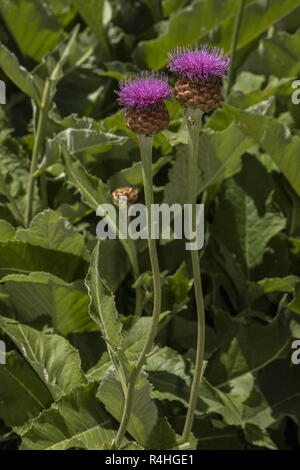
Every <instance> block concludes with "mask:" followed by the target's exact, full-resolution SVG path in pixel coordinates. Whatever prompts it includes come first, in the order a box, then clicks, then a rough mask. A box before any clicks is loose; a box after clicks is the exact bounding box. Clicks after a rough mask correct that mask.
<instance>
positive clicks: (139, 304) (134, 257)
mask: <svg viewBox="0 0 300 470" xmlns="http://www.w3.org/2000/svg"><path fill="white" fill-rule="evenodd" d="M128 249H129V251H130V258H131V267H132V273H133V277H134V280H135V281H137V280H138V278H139V277H140V268H139V262H138V254H137V249H136V246H135V243H134V240H132V239H131V238H130V237H128ZM142 312H143V292H142V287H141V286H140V285H138V286H136V289H135V309H134V319H135V320H136V319H137V318H139V317H140V316H141V314H142Z"/></svg>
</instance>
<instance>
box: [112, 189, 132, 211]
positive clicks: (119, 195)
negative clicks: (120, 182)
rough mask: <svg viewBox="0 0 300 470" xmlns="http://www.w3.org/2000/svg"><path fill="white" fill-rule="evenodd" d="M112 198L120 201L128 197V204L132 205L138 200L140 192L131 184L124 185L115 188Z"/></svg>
mask: <svg viewBox="0 0 300 470" xmlns="http://www.w3.org/2000/svg"><path fill="white" fill-rule="evenodd" d="M112 198H113V200H114V201H120V200H122V199H125V198H126V201H127V205H128V206H131V205H132V204H133V203H134V202H135V201H136V200H137V198H138V192H137V190H136V189H134V188H131V187H130V186H124V187H122V188H117V189H115V190H114V192H113V193H112Z"/></svg>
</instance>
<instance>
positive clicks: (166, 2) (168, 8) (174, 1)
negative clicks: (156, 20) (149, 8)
mask: <svg viewBox="0 0 300 470" xmlns="http://www.w3.org/2000/svg"><path fill="white" fill-rule="evenodd" d="M183 4H184V0H162V8H163V14H164V16H165V17H166V16H170V14H171V13H172V12H173V11H174V10H177V9H178V8H181V7H182V6H183Z"/></svg>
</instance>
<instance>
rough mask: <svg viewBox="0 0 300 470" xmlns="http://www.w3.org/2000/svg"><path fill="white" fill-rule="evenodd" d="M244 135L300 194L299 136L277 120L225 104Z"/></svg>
mask: <svg viewBox="0 0 300 470" xmlns="http://www.w3.org/2000/svg"><path fill="white" fill-rule="evenodd" d="M226 109H228V111H230V113H231V114H232V115H233V116H234V117H235V119H236V120H237V121H238V123H239V125H240V128H241V130H242V131H243V132H244V134H245V135H247V136H249V137H251V138H252V139H253V141H254V142H255V143H257V144H259V145H260V146H261V147H262V149H263V150H264V151H265V152H266V153H268V154H269V155H270V157H272V158H273V160H274V161H275V163H276V164H277V165H278V167H279V169H280V170H281V171H282V173H283V174H284V176H285V177H286V178H287V180H288V181H289V183H290V184H291V186H292V187H293V188H294V190H295V191H296V192H297V193H298V194H299V195H300V178H299V174H300V159H299V158H295V155H299V153H300V138H299V137H298V136H293V135H292V133H291V131H290V129H289V128H288V127H287V126H286V125H285V124H282V123H280V122H279V121H278V120H276V119H273V118H270V117H267V116H261V115H259V114H256V113H251V112H247V111H243V110H241V109H238V108H233V107H229V106H226Z"/></svg>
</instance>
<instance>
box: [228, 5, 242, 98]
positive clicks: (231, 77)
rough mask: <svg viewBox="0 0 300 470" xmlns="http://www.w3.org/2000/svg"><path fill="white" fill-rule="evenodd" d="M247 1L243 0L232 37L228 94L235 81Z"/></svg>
mask: <svg viewBox="0 0 300 470" xmlns="http://www.w3.org/2000/svg"><path fill="white" fill-rule="evenodd" d="M245 3H246V2H245V0H241V3H240V8H239V12H238V15H237V17H236V21H235V25H234V32H233V38H232V43H231V49H230V56H231V62H230V68H229V73H228V81H227V89H226V96H228V95H229V92H230V90H231V88H232V85H233V81H234V68H235V59H236V50H237V45H238V40H239V34H240V29H241V24H242V18H243V13H244V8H245Z"/></svg>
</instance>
